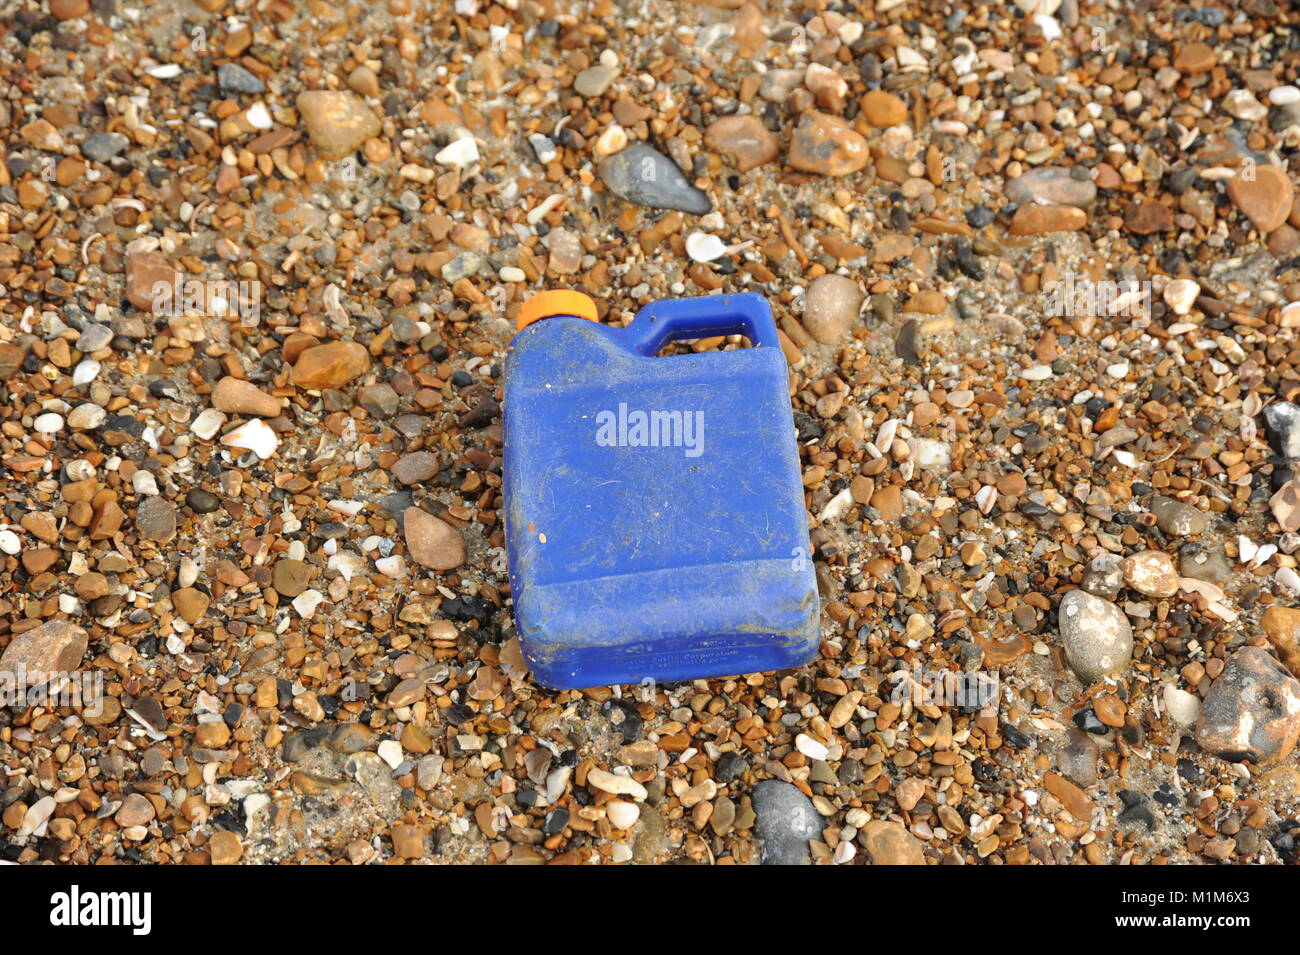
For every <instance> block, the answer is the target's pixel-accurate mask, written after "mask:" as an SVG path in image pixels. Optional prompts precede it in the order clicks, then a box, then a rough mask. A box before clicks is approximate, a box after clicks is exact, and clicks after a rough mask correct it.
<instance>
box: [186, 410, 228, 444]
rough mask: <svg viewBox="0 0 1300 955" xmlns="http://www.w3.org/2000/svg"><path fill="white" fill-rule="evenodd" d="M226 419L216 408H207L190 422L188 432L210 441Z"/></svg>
mask: <svg viewBox="0 0 1300 955" xmlns="http://www.w3.org/2000/svg"><path fill="white" fill-rule="evenodd" d="M227 420H228V419H227V418H226V416H225V415H224V414H222V413H221V412H220V411H218V410H217V409H216V408H208V409H206V410H205V411H201V412H199V415H198V417H197V418H195V419H194V420H193V421H191V422H190V433H191V434H193V435H194V436H195V437H196V438H199V439H200V440H202V441H211V440H212V439H213V438H214V437H216V434H217V432H218V431H220V430H221V426H222V425H224V424H225V423H226V421H227Z"/></svg>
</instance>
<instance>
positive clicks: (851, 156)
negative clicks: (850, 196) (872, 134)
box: [789, 111, 870, 176]
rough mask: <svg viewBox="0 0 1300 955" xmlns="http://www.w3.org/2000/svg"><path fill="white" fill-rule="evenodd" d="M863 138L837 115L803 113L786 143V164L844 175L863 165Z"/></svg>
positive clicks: (808, 170) (819, 173)
mask: <svg viewBox="0 0 1300 955" xmlns="http://www.w3.org/2000/svg"><path fill="white" fill-rule="evenodd" d="M869 158H870V153H869V151H868V150H867V141H866V140H865V139H863V138H862V136H860V135H859V134H858V133H857V132H856V131H854V129H853V127H851V126H850V125H849V124H848V123H846V122H845V121H844V120H842V119H840V118H839V117H838V116H831V115H829V114H827V113H819V112H816V111H811V112H808V113H805V114H804V116H803V119H802V120H800V122H799V126H798V127H797V128H796V129H795V131H794V136H793V138H792V140H791V143H790V156H789V161H790V165H791V166H793V167H794V168H795V169H798V170H800V171H802V172H811V173H816V174H817V175H819V176H847V175H849V174H850V173H855V172H857V171H858V170H859V169H861V168H862V167H863V166H865V165H866V164H867V160H868V159H869Z"/></svg>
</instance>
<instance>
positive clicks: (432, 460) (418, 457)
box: [392, 451, 438, 486]
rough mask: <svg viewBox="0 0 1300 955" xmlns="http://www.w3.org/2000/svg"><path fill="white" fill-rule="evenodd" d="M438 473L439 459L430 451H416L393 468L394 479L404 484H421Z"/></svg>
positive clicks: (403, 457) (407, 455) (396, 462)
mask: <svg viewBox="0 0 1300 955" xmlns="http://www.w3.org/2000/svg"><path fill="white" fill-rule="evenodd" d="M437 473H438V458H437V456H436V455H434V454H431V453H430V452H428V451H414V452H412V453H411V454H404V455H402V456H401V457H400V458H398V459H397V460H396V461H395V462H394V463H393V467H392V474H393V477H395V478H397V480H399V481H401V482H402V483H403V484H406V485H408V486H409V485H411V484H419V483H420V482H421V481H427V480H429V478H431V477H433V476H434V475H435V474H437Z"/></svg>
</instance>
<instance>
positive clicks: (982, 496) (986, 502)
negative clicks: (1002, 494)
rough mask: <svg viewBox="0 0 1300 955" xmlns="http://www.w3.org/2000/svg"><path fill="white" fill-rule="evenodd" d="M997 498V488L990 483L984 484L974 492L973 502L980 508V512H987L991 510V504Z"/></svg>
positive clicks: (994, 502) (995, 501)
mask: <svg viewBox="0 0 1300 955" xmlns="http://www.w3.org/2000/svg"><path fill="white" fill-rule="evenodd" d="M997 500H998V489H997V488H995V487H993V486H991V485H988V484H986V485H984V486H983V487H981V488H980V489H979V490H978V491H976V492H975V503H976V505H977V506H978V507H979V509H980V513H981V514H987V513H988V512H989V511H991V510H993V505H994V504H996V503H997Z"/></svg>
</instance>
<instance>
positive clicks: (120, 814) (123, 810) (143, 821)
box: [113, 793, 157, 829]
mask: <svg viewBox="0 0 1300 955" xmlns="http://www.w3.org/2000/svg"><path fill="white" fill-rule="evenodd" d="M156 814H157V812H156V810H155V809H154V807H153V803H151V802H150V801H149V800H148V799H147V798H146V797H144V796H142V795H140V794H139V793H130V794H128V795H127V797H126V798H125V799H123V800H122V805H121V806H119V807H118V809H117V812H116V813H115V814H114V815H113V819H114V820H115V821H116V822H117V824H118V825H119V826H121V827H122V828H124V829H127V828H130V827H131V826H145V825H148V824H149V823H150V822H152V821H153V818H154V816H155V815H156Z"/></svg>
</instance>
